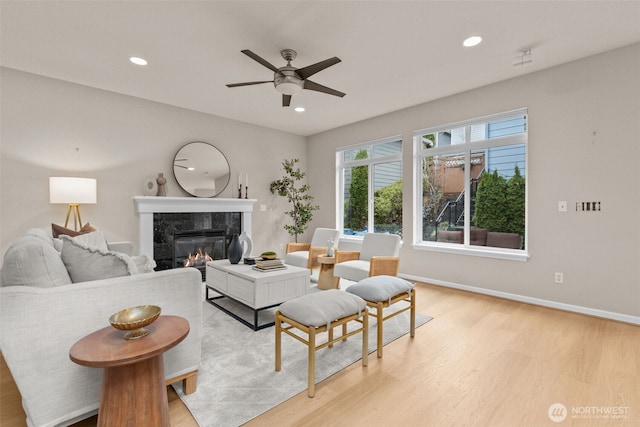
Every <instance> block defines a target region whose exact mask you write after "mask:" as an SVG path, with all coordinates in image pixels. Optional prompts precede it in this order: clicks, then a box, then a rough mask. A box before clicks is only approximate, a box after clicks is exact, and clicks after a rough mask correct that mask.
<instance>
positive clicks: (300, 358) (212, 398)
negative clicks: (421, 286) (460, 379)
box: [174, 300, 431, 427]
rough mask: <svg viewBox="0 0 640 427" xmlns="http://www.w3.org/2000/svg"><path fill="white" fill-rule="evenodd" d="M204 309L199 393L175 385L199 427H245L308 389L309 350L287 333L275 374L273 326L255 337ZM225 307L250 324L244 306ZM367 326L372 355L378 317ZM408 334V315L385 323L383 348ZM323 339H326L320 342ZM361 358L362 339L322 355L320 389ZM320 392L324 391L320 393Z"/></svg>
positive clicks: (419, 321)
mask: <svg viewBox="0 0 640 427" xmlns="http://www.w3.org/2000/svg"><path fill="white" fill-rule="evenodd" d="M218 302H219V303H221V302H220V301H218ZM203 304H204V307H203V328H204V329H203V337H202V365H201V368H200V371H199V372H198V386H197V390H196V391H195V392H194V393H192V394H190V395H185V394H184V393H183V392H182V387H181V386H179V384H176V385H175V386H174V387H175V389H176V392H177V393H178V395H179V396H180V398H181V399H182V401H183V402H184V403H185V405H186V406H187V408H189V411H191V414H192V415H193V417H194V418H195V419H196V421H197V422H198V424H199V425H200V426H202V427H214V426H215V427H235V426H239V425H242V424H244V423H246V422H247V421H249V420H251V419H252V418H255V417H257V416H258V415H260V414H262V413H264V412H266V411H268V410H269V409H271V408H273V407H274V406H276V405H278V404H280V403H282V402H284V401H285V400H287V399H289V398H291V397H293V396H295V395H296V394H298V393H300V392H302V391H305V390H306V389H307V347H306V346H305V345H303V344H302V343H300V342H298V341H297V340H295V339H294V338H291V337H289V336H288V335H286V334H283V336H282V370H281V371H280V372H276V371H275V366H274V363H275V361H274V360H275V347H274V345H275V344H274V342H275V330H274V327H269V328H266V329H262V330H259V331H255V332H254V331H253V330H251V329H250V328H248V327H247V326H245V325H243V324H242V323H240V322H238V321H237V320H235V319H233V318H232V317H231V316H229V315H228V314H225V313H224V312H222V311H221V310H219V309H217V308H216V307H213V306H212V305H211V304H209V303H206V302H205V303H203ZM224 304H227V308H228V309H230V310H232V311H233V312H234V313H238V314H241V315H242V317H246V319H247V320H251V319H252V316H253V314H252V312H251V311H249V310H247V311H244V312H243V307H242V306H240V305H234V304H233V302H231V301H228V300H226V302H225V303H224ZM396 305H397V304H396ZM260 316H261V319H260V323H262V322H264V321H267V320H269V319H273V311H266V312H261V313H260ZM429 320H431V317H429V316H426V315H423V314H420V313H416V327H418V326H421V325H423V324H425V323H427V322H428V321H429ZM369 324H370V325H369V327H370V330H369V352H370V353H372V352H374V351H375V349H376V332H375V330H376V329H375V328H376V319H375V317H372V316H371V317H369ZM408 332H409V314H408V313H407V312H405V313H402V314H399V315H397V316H395V317H394V318H392V319H389V320H387V321H386V322H385V323H384V343H385V345H386V344H388V343H390V342H391V341H394V340H395V339H397V338H399V337H401V336H403V335H405V334H407V333H408ZM416 333H418V332H416ZM321 339H322V334H320V335H319V336H318V341H320V340H321ZM325 341H326V337H325ZM361 353H362V340H361V337H360V334H357V335H355V336H353V337H350V338H349V339H348V340H347V341H343V342H340V343H337V344H335V345H334V346H333V348H324V349H322V350H318V351H317V352H316V384H317V383H319V382H320V381H322V380H323V379H325V378H327V377H329V376H331V375H333V374H335V373H336V372H338V371H340V370H342V369H344V368H346V367H347V366H349V365H351V364H352V363H355V362H358V361H360V360H361V357H362V354H361ZM374 356H375V355H374ZM319 392H322V389H321V388H320V389H319Z"/></svg>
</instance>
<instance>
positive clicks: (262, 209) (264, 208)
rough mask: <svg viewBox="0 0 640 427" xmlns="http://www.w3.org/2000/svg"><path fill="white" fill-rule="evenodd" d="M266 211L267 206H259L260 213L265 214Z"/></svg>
mask: <svg viewBox="0 0 640 427" xmlns="http://www.w3.org/2000/svg"><path fill="white" fill-rule="evenodd" d="M266 211H267V205H265V204H261V205H260V212H266Z"/></svg>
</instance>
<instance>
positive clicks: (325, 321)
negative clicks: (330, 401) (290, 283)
mask: <svg viewBox="0 0 640 427" xmlns="http://www.w3.org/2000/svg"><path fill="white" fill-rule="evenodd" d="M360 318H362V319H360ZM352 320H353V321H356V322H359V323H360V327H359V328H357V329H355V330H353V331H351V332H348V333H347V323H348V322H350V321H352ZM275 322H276V325H275V326H276V328H275V330H276V371H278V372H279V371H280V369H281V367H282V364H281V359H282V333H286V334H288V335H290V336H292V337H293V338H295V339H297V340H298V341H300V342H301V343H303V344H305V345H307V347H308V350H309V361H308V368H309V374H308V387H307V394H308V396H309V397H313V396H314V395H315V387H316V383H315V377H316V356H315V355H316V351H317V350H320V349H322V348H325V347H333V344H334V343H335V342H337V341H343V340H346V339H347V337H350V336H352V335H355V334H357V333H360V332H362V366H367V362H368V353H369V349H368V347H369V345H368V331H369V317H368V311H367V305H366V303H365V301H364V300H363V299H362V298H360V297H358V296H357V295H353V294H349V293H346V292H343V291H340V290H338V289H329V290H326V291H322V292H315V293H312V294H307V295H303V296H301V297H298V298H295V299H292V300H289V301H286V302H284V303H283V304H282V305H280V307H279V308H278V311H276V314H275ZM287 325H288V326H287ZM336 326H342V335H340V336H339V337H336V338H334V336H333V328H335V327H336ZM294 330H297V331H300V332H303V333H305V334H307V339H305V338H304V337H302V336H300V335H299V333H296V332H294ZM325 331H327V332H328V339H327V342H325V343H322V344H319V345H318V344H317V343H316V334H318V333H320V332H325Z"/></svg>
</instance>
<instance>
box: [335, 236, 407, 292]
mask: <svg viewBox="0 0 640 427" xmlns="http://www.w3.org/2000/svg"><path fill="white" fill-rule="evenodd" d="M399 254H400V236H397V235H395V234H381V233H367V234H365V235H364V238H363V239H362V247H361V249H360V251H336V264H335V266H334V267H333V275H334V276H335V277H340V278H343V279H347V280H351V281H354V282H359V281H360V280H363V279H366V278H367V277H371V276H379V275H383V274H384V275H388V276H397V275H398V269H399V268H400V257H399V256H398V255H399Z"/></svg>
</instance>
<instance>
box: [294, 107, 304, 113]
mask: <svg viewBox="0 0 640 427" xmlns="http://www.w3.org/2000/svg"><path fill="white" fill-rule="evenodd" d="M295 110H296V112H297V113H302V112H304V107H296V108H295Z"/></svg>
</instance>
